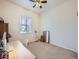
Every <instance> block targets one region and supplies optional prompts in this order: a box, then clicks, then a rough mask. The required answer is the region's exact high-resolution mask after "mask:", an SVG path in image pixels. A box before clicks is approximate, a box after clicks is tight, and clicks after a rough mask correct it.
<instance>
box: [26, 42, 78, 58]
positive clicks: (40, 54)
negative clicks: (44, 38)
mask: <svg viewBox="0 0 79 59" xmlns="http://www.w3.org/2000/svg"><path fill="white" fill-rule="evenodd" d="M27 48H28V49H29V50H30V51H31V52H32V53H33V54H34V55H35V56H36V59H78V58H77V53H75V52H73V51H70V50H67V49H63V48H61V47H57V46H55V45H51V44H47V43H43V42H33V43H30V44H29V45H28V46H27Z"/></svg>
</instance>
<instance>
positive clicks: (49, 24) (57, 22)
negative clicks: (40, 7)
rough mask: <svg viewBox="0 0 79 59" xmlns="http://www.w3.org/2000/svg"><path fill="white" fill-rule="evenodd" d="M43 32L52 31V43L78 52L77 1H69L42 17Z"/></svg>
mask: <svg viewBox="0 0 79 59" xmlns="http://www.w3.org/2000/svg"><path fill="white" fill-rule="evenodd" d="M40 18H41V31H44V30H49V31H50V42H51V44H55V45H57V46H60V47H63V48H66V49H69V50H72V51H75V52H77V51H78V48H77V41H78V38H77V31H78V30H77V22H78V18H77V0H69V1H67V2H65V3H63V4H61V5H59V6H57V7H56V8H54V9H51V10H49V11H47V12H45V13H43V14H42V15H41V17H40Z"/></svg>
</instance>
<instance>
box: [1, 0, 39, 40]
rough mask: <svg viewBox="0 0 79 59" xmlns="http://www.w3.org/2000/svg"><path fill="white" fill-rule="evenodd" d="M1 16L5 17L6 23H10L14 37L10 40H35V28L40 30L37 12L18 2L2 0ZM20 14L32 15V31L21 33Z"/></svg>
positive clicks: (10, 29) (10, 30) (10, 31)
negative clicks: (23, 6)
mask: <svg viewBox="0 0 79 59" xmlns="http://www.w3.org/2000/svg"><path fill="white" fill-rule="evenodd" d="M0 16H2V17H3V18H4V21H5V22H6V23H9V33H10V34H11V36H12V38H11V39H10V40H17V39H19V40H21V41H23V42H25V41H26V39H28V40H29V41H34V40H35V38H34V30H38V32H39V31H40V30H39V17H38V14H37V13H34V12H32V11H30V10H27V9H24V8H22V7H20V6H18V5H16V4H13V3H10V2H8V1H6V0H0ZM20 16H30V17H32V33H28V34H21V33H20V30H19V29H20Z"/></svg>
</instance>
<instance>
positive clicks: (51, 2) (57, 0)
mask: <svg viewBox="0 0 79 59" xmlns="http://www.w3.org/2000/svg"><path fill="white" fill-rule="evenodd" d="M9 1H10V2H13V3H16V4H17V5H20V6H21V7H24V8H26V9H29V10H31V11H34V12H36V13H43V12H45V11H47V10H50V9H51V8H55V7H57V6H59V5H61V4H63V3H64V2H66V1H67V0H47V3H46V4H43V8H42V9H40V8H39V7H35V8H33V7H32V6H33V5H34V3H33V2H30V1H29V0H9Z"/></svg>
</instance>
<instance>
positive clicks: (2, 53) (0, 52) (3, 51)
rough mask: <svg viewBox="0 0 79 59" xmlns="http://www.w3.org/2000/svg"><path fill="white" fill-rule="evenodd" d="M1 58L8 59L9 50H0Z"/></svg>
mask: <svg viewBox="0 0 79 59" xmlns="http://www.w3.org/2000/svg"><path fill="white" fill-rule="evenodd" d="M0 59H8V52H7V51H5V50H0Z"/></svg>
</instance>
